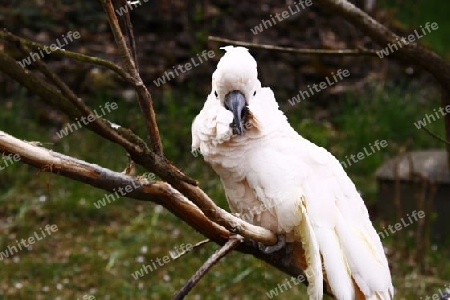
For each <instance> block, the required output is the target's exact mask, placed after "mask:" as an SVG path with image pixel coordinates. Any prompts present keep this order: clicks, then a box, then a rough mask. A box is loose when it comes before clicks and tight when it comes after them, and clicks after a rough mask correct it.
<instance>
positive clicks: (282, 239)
mask: <svg viewBox="0 0 450 300" xmlns="http://www.w3.org/2000/svg"><path fill="white" fill-rule="evenodd" d="M277 237H278V239H277V243H276V244H275V245H270V246H267V245H264V244H263V243H258V248H259V250H260V251H262V252H263V253H265V254H272V253H274V252H276V251H279V250H280V249H282V248H283V247H284V246H286V236H284V235H281V234H277Z"/></svg>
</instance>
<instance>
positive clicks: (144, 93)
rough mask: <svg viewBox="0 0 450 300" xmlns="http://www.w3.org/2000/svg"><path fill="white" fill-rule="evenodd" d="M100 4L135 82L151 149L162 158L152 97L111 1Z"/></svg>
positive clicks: (126, 68)
mask: <svg viewBox="0 0 450 300" xmlns="http://www.w3.org/2000/svg"><path fill="white" fill-rule="evenodd" d="M101 2H102V5H103V9H104V10H105V12H106V15H107V16H108V21H109V25H110V27H111V31H112V33H113V36H114V40H115V41H116V45H117V47H118V49H119V53H120V55H121V56H122V59H123V61H124V63H125V70H127V72H129V73H130V74H131V76H132V77H133V78H134V80H135V84H134V86H135V89H136V92H137V94H138V100H139V105H140V107H141V111H142V114H143V117H144V122H145V126H146V128H147V132H148V134H149V135H150V140H151V149H152V150H153V151H154V152H155V153H156V154H157V155H160V156H163V148H162V144H161V138H160V136H159V130H158V125H157V123H156V115H155V111H154V110H153V100H152V96H151V94H150V92H149V91H148V90H147V88H146V87H145V85H144V83H143V81H142V79H141V77H140V75H139V72H138V70H137V67H136V64H135V63H134V60H133V57H132V55H131V52H130V50H129V48H128V47H127V44H126V41H125V38H124V36H123V34H122V30H121V29H120V26H119V21H118V19H117V16H116V12H115V10H114V6H113V4H112V2H111V0H102V1H101Z"/></svg>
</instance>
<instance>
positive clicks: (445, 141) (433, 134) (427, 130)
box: [421, 127, 450, 145]
mask: <svg viewBox="0 0 450 300" xmlns="http://www.w3.org/2000/svg"><path fill="white" fill-rule="evenodd" d="M421 129H423V130H425V132H426V133H428V134H429V135H431V136H432V137H434V138H436V139H438V140H440V141H441V142H443V143H444V144H446V145H450V142H449V141H447V140H445V139H444V138H442V137H440V136H438V135H437V134H436V133H434V132H432V131H430V130H429V129H428V128H425V127H421Z"/></svg>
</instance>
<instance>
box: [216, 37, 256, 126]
mask: <svg viewBox="0 0 450 300" xmlns="http://www.w3.org/2000/svg"><path fill="white" fill-rule="evenodd" d="M221 49H224V50H225V51H226V53H225V55H224V56H223V57H222V58H221V59H220V61H219V63H218V64H217V69H216V71H215V72H214V73H213V76H212V91H211V93H212V94H213V95H214V96H215V97H216V98H217V100H219V101H220V103H221V105H223V106H224V107H225V108H226V109H227V110H229V111H231V112H232V113H233V123H232V124H231V126H232V127H233V131H234V132H235V133H236V134H238V135H242V134H243V133H244V126H243V124H244V123H246V121H247V120H248V118H249V114H250V111H249V108H248V106H249V104H250V103H251V102H252V100H253V99H254V98H255V96H256V94H257V93H258V91H259V89H260V88H261V83H260V82H259V80H258V71H257V70H256V61H255V59H254V58H253V56H251V55H250V53H249V52H248V49H246V48H244V47H234V46H226V47H222V48H221Z"/></svg>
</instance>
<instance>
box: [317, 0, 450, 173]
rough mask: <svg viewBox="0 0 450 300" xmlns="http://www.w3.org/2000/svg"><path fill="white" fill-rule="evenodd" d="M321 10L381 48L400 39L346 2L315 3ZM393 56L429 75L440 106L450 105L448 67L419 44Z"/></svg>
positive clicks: (448, 127)
mask: <svg viewBox="0 0 450 300" xmlns="http://www.w3.org/2000/svg"><path fill="white" fill-rule="evenodd" d="M315 3H317V4H319V5H320V6H322V7H323V8H324V9H327V10H330V11H332V12H333V13H335V14H338V15H340V16H341V17H342V18H344V19H345V20H346V21H348V22H350V23H352V24H353V25H354V26H355V27H356V28H358V29H359V30H361V31H362V32H363V33H365V34H366V35H367V36H369V37H370V38H372V39H373V40H374V41H375V42H376V43H378V44H379V45H380V46H382V47H385V46H386V45H388V44H397V43H398V40H399V39H400V38H401V37H400V36H398V35H396V34H395V33H393V32H392V31H390V30H389V29H388V28H387V27H386V26H384V25H382V24H380V23H379V22H378V21H376V20H375V19H373V18H372V17H371V16H369V15H368V14H367V13H365V12H363V11H361V10H360V9H359V8H357V7H356V6H354V5H353V4H352V3H350V2H348V1H346V0H315ZM392 55H393V57H396V58H398V59H401V60H403V61H406V62H408V63H411V64H415V65H417V66H419V67H421V68H422V69H424V70H426V71H427V72H429V73H430V74H432V75H433V76H434V77H435V78H436V80H437V81H438V82H439V84H440V86H441V95H442V96H441V105H442V107H444V108H445V107H447V106H450V85H449V82H450V64H449V63H448V62H446V61H445V60H444V59H442V58H441V57H440V56H439V55H437V54H436V53H434V52H433V51H431V50H428V49H427V48H425V47H423V46H421V45H420V44H418V43H409V44H407V45H404V46H403V47H401V48H400V49H398V50H397V51H394V52H393V53H392ZM444 123H445V132H446V133H445V136H446V140H447V141H450V114H447V115H446V116H445V117H444ZM447 162H448V165H447V168H449V169H450V145H447Z"/></svg>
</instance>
